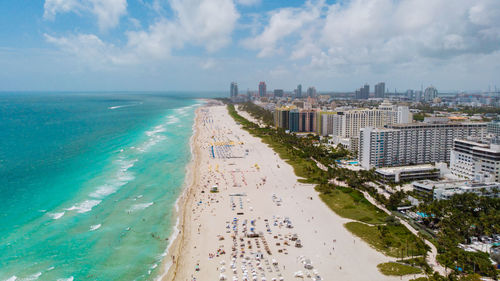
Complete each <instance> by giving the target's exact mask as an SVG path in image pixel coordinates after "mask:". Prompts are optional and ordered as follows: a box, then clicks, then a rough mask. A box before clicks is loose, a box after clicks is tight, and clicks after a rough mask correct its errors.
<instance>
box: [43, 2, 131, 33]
mask: <svg viewBox="0 0 500 281" xmlns="http://www.w3.org/2000/svg"><path fill="white" fill-rule="evenodd" d="M69 12H74V13H82V12H86V13H91V14H93V15H94V16H95V17H96V18H97V24H98V26H99V28H100V29H101V31H105V30H108V29H110V28H114V27H116V26H117V25H118V23H119V22H120V18H121V17H122V16H124V15H125V14H126V13H127V0H45V3H44V18H46V19H50V20H53V19H54V18H55V16H56V15H57V14H58V13H69Z"/></svg>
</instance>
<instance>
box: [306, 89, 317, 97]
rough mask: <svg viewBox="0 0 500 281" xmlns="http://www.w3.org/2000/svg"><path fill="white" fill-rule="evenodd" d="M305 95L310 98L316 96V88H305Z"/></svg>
mask: <svg viewBox="0 0 500 281" xmlns="http://www.w3.org/2000/svg"><path fill="white" fill-rule="evenodd" d="M307 96H308V97H311V98H314V97H316V88H314V87H309V88H307Z"/></svg>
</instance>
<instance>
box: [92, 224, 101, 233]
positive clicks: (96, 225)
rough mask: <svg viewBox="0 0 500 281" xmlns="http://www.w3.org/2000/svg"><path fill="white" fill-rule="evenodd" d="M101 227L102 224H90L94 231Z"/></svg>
mask: <svg viewBox="0 0 500 281" xmlns="http://www.w3.org/2000/svg"><path fill="white" fill-rule="evenodd" d="M100 227H101V224H95V225H91V226H90V231H94V230H97V229H99V228H100Z"/></svg>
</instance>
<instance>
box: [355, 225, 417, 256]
mask: <svg viewBox="0 0 500 281" xmlns="http://www.w3.org/2000/svg"><path fill="white" fill-rule="evenodd" d="M345 227H346V228H347V230H349V231H350V232H352V233H353V234H355V235H356V236H358V237H360V238H361V239H363V240H364V241H366V242H367V243H368V244H370V245H371V246H372V247H374V248H375V249H377V250H378V251H380V252H382V253H384V254H386V255H388V256H391V257H399V258H404V257H410V256H418V255H424V254H425V253H426V251H427V245H425V243H424V242H423V241H422V240H421V239H420V238H418V237H416V236H415V235H413V234H412V233H411V232H410V231H409V230H408V229H406V228H405V227H404V226H403V225H400V224H397V225H389V224H387V225H377V226H374V225H368V224H365V223H360V222H348V223H346V224H345Z"/></svg>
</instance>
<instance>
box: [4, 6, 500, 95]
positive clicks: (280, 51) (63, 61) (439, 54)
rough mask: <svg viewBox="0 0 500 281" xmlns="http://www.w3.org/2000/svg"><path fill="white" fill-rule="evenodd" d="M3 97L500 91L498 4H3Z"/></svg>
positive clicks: (499, 22)
mask: <svg viewBox="0 0 500 281" xmlns="http://www.w3.org/2000/svg"><path fill="white" fill-rule="evenodd" d="M0 14H1V15H2V16H1V17H0V34H1V36H0V66H1V67H0V90H4V91H9V90H40V91H53V90H59V91H87V90H186V91H197V90H207V91H213V90H224V91H225V90H226V89H228V88H229V83H230V82H231V81H237V82H238V83H239V88H240V90H245V89H247V88H250V89H256V88H257V85H258V82H259V81H266V82H267V84H268V88H269V89H274V88H284V89H287V90H290V89H293V88H295V86H296V85H297V84H299V83H300V84H302V85H303V87H304V88H306V87H308V86H316V88H317V89H319V90H320V91H352V90H354V89H355V88H358V87H360V86H361V85H362V84H364V83H365V82H367V83H370V84H372V85H373V84H375V83H377V82H380V81H385V82H386V84H387V87H388V88H389V89H390V90H391V91H392V90H394V89H397V90H398V91H404V90H406V89H412V88H413V89H415V88H420V85H423V86H424V87H425V86H428V85H434V86H436V87H437V88H438V90H441V91H460V90H487V89H488V87H489V86H491V87H494V86H495V85H498V87H499V88H500V81H499V79H500V63H499V62H500V21H499V20H498V19H499V18H500V1H498V0H432V1H431V0H429V1H427V0H426V1H422V0H342V1H340V0H339V1H325V0H310V1H295V0H288V1H278V0H268V1H266V0H39V1H36V0H35V1H34V0H3V1H1V3H0Z"/></svg>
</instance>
